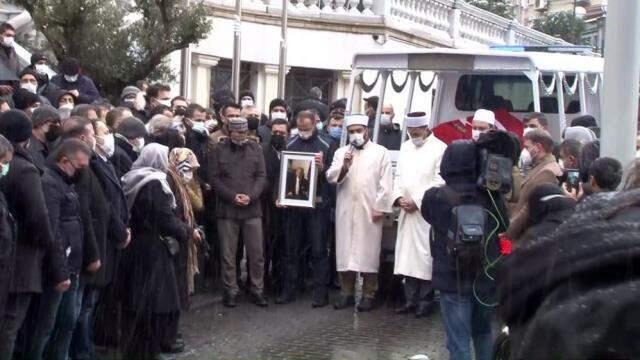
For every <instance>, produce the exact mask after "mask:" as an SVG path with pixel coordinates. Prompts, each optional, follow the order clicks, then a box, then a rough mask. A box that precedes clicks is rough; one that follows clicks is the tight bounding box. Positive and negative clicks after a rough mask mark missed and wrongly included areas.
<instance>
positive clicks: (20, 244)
mask: <svg viewBox="0 0 640 360" xmlns="http://www.w3.org/2000/svg"><path fill="white" fill-rule="evenodd" d="M14 147H15V152H14V154H13V160H12V161H11V167H10V170H9V173H8V174H7V176H5V177H4V178H2V179H1V180H0V189H1V190H2V192H3V193H4V195H5V197H6V199H7V204H8V207H9V211H10V212H11V214H13V216H14V217H15V220H16V225H17V229H18V232H17V240H16V255H15V259H16V263H15V268H14V276H13V284H12V287H11V292H12V293H39V292H41V291H42V264H43V263H42V259H43V256H44V252H45V250H46V249H48V248H49V247H50V246H52V245H53V240H52V235H51V227H50V226H49V222H48V221H47V219H48V212H47V208H46V205H45V201H44V195H43V193H42V181H41V178H40V173H39V172H38V169H37V168H36V166H35V165H34V164H33V160H32V159H31V156H29V154H28V153H27V151H25V150H24V149H23V148H22V147H20V146H14Z"/></svg>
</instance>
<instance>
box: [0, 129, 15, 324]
mask: <svg viewBox="0 0 640 360" xmlns="http://www.w3.org/2000/svg"><path fill="white" fill-rule="evenodd" d="M11 159H13V145H11V143H10V142H9V140H7V139H6V138H5V137H4V136H2V135H0V181H2V178H3V177H5V176H6V175H7V174H8V170H9V167H10V162H11ZM15 252H16V223H15V220H14V219H13V215H11V213H10V212H9V207H8V206H7V200H6V199H5V198H4V194H3V193H2V192H1V191H0V284H10V283H11V276H12V274H13V267H14V265H15V258H14V257H15ZM8 296H9V287H8V286H3V287H2V288H0V314H4V308H5V304H6V303H7V297H8ZM1 327H2V318H1V317H0V328H1Z"/></svg>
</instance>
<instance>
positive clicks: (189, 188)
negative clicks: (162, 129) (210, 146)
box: [162, 148, 202, 353]
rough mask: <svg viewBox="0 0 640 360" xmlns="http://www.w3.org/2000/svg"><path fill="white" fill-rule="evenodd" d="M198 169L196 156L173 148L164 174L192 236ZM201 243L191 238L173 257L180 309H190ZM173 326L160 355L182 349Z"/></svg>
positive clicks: (178, 213) (199, 203)
mask: <svg viewBox="0 0 640 360" xmlns="http://www.w3.org/2000/svg"><path fill="white" fill-rule="evenodd" d="M199 167H200V164H199V163H198V160H197V159H196V156H195V154H194V153H193V152H192V151H191V150H189V149H187V148H174V149H173V150H171V152H170V153H169V168H168V172H167V173H168V175H169V176H168V177H167V180H168V182H169V187H170V188H171V190H172V192H173V194H174V195H175V197H176V207H175V209H174V214H175V216H176V217H177V218H178V219H179V220H180V221H181V222H182V224H183V226H185V227H186V228H187V230H188V231H189V233H193V232H194V231H196V229H197V223H196V219H195V215H194V212H195V211H196V209H195V208H194V207H195V206H198V208H202V192H201V191H200V185H198V183H197V180H196V179H195V177H194V173H195V171H196V170H197V169H198V168H199ZM194 205H195V206H194ZM198 232H199V231H198ZM201 240H202V235H201V234H199V236H197V237H192V238H191V239H189V240H188V241H187V243H185V246H183V247H182V246H181V248H180V251H179V252H178V254H177V255H176V256H175V257H174V258H173V260H174V264H175V269H176V278H177V284H178V295H179V299H180V310H188V308H189V295H191V294H193V291H194V276H195V275H196V274H197V273H198V272H199V270H198V244H199V243H200V241H201ZM174 325H175V326H176V328H175V331H172V332H171V334H169V335H170V336H169V337H168V338H165V339H164V340H163V343H162V350H163V352H167V353H177V352H182V351H183V350H184V343H183V342H182V340H181V339H179V337H178V328H177V326H178V322H176V323H175V324H174Z"/></svg>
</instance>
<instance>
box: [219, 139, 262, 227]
mask: <svg viewBox="0 0 640 360" xmlns="http://www.w3.org/2000/svg"><path fill="white" fill-rule="evenodd" d="M207 167H208V169H207V172H208V174H209V175H208V176H207V178H208V179H210V181H211V185H212V186H213V189H214V191H215V193H216V197H217V201H216V203H217V208H216V216H217V217H218V218H222V219H233V220H243V219H251V218H257V217H261V216H262V209H261V203H260V198H261V196H262V192H263V191H264V187H265V186H266V184H267V176H266V171H265V166H264V155H263V154H262V148H261V147H260V145H258V144H257V143H255V142H253V141H247V142H246V143H245V144H243V145H241V146H238V145H236V144H233V143H232V142H231V141H228V140H224V139H223V140H221V141H220V142H219V143H218V144H216V145H214V146H213V149H212V150H211V151H209V155H208V161H207ZM237 194H245V195H248V196H249V197H250V198H251V202H250V203H249V205H248V206H238V205H236V204H235V202H234V199H235V196H236V195H237Z"/></svg>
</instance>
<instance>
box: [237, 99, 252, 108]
mask: <svg viewBox="0 0 640 360" xmlns="http://www.w3.org/2000/svg"><path fill="white" fill-rule="evenodd" d="M240 106H242V107H247V106H253V100H252V99H251V98H246V99H242V100H240Z"/></svg>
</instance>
